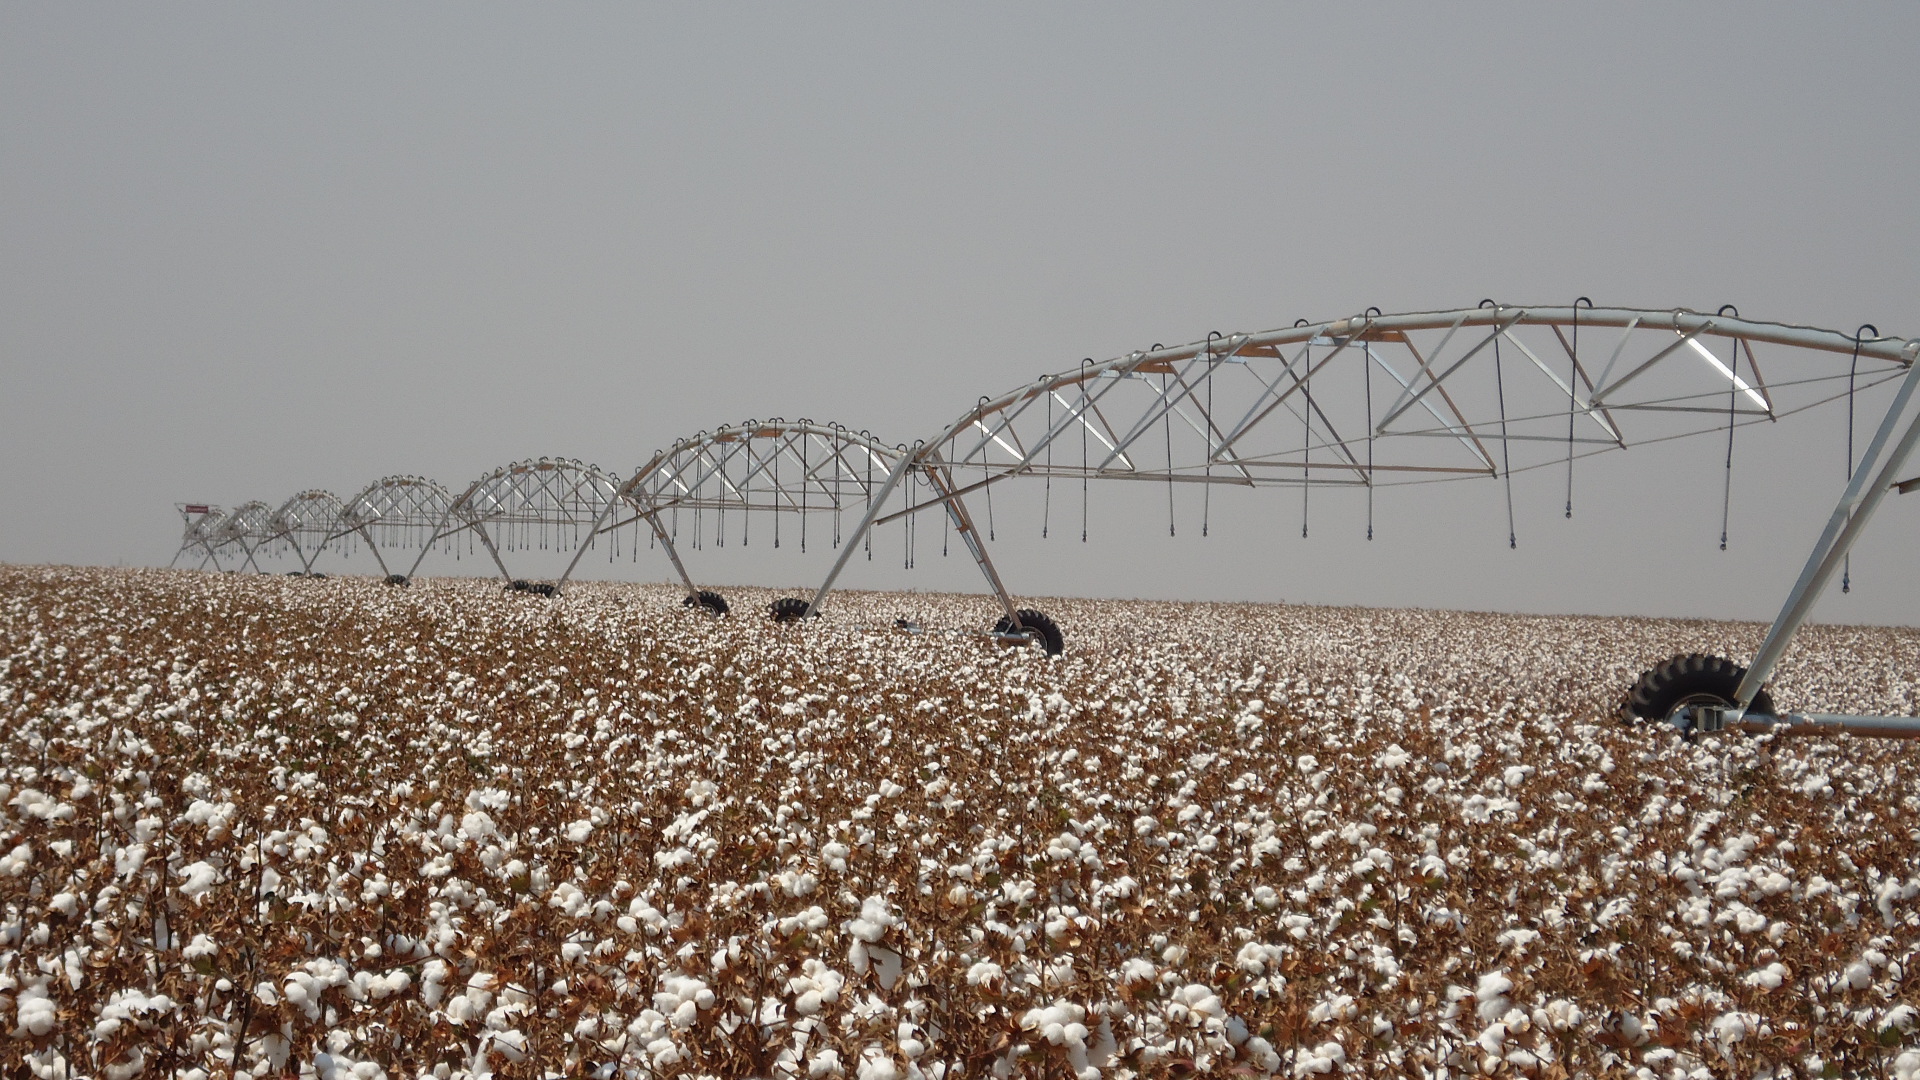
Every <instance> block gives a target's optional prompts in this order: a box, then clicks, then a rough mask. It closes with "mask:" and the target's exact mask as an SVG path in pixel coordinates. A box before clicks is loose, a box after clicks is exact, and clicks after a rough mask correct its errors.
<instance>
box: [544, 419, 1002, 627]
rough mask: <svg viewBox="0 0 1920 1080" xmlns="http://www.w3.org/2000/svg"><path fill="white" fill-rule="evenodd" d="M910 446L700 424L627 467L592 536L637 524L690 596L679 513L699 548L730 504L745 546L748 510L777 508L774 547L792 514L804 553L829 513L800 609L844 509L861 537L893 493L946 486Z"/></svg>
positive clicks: (834, 432) (822, 431)
mask: <svg viewBox="0 0 1920 1080" xmlns="http://www.w3.org/2000/svg"><path fill="white" fill-rule="evenodd" d="M917 449H918V448H917V447H914V448H909V447H907V446H906V445H904V444H891V445H890V444H888V443H886V442H885V441H883V440H881V439H879V438H877V437H875V436H874V435H873V434H872V433H871V432H868V431H855V430H854V429H852V428H848V427H845V426H843V425H840V424H833V423H826V424H821V423H815V422H813V421H812V420H807V419H801V420H792V421H789V420H785V419H782V418H777V417H776V418H774V419H771V420H766V421H759V420H749V421H747V422H746V423H744V424H736V425H732V426H729V427H722V428H719V429H717V430H714V431H710V432H709V431H702V432H699V433H696V434H694V435H692V436H690V437H688V438H685V439H682V440H680V441H679V442H677V443H675V444H673V445H672V446H671V447H669V448H667V449H665V450H661V451H657V452H655V454H654V455H653V457H652V458H650V459H649V460H648V461H647V463H646V464H644V465H642V466H641V467H640V468H639V469H637V470H635V472H634V473H633V475H632V476H631V477H629V478H628V479H627V480H626V482H625V483H623V484H621V485H620V487H619V490H618V492H617V500H616V501H615V502H613V503H610V504H609V505H608V506H607V507H606V509H605V511H604V512H603V514H602V515H601V519H600V520H599V521H598V522H596V523H595V525H594V529H593V533H592V535H593V536H598V535H601V534H603V533H610V532H613V531H615V530H618V529H622V528H627V527H635V528H638V527H641V526H644V527H645V528H647V529H648V530H650V531H651V532H652V534H653V536H654V538H655V540H656V541H657V542H658V543H659V544H660V546H661V547H662V548H663V549H664V550H665V551H666V553H667V556H668V558H669V559H670V560H671V561H672V562H673V566H674V570H675V572H676V573H678V574H679V576H680V580H681V583H682V584H683V585H685V586H686V588H687V592H688V595H689V596H694V597H697V596H699V595H700V589H699V587H698V586H697V585H696V584H695V582H694V579H693V576H692V575H691V574H690V573H689V572H688V570H687V567H686V561H685V559H684V557H683V555H682V552H681V547H680V545H679V544H678V543H677V542H676V541H677V540H678V539H679V536H680V521H681V517H682V515H683V514H691V515H693V516H694V521H693V522H692V523H691V524H692V526H693V533H694V536H695V539H696V544H695V546H698V538H699V537H700V536H701V535H703V534H704V531H705V529H706V528H707V527H708V524H709V522H711V524H712V526H713V530H714V535H715V536H716V537H717V538H718V539H719V543H720V544H722V545H724V543H725V535H726V524H725V523H726V514H727V513H728V512H729V511H731V512H734V513H736V514H740V515H742V524H743V531H742V537H741V539H742V542H743V543H745V542H751V541H750V532H748V531H747V530H746V529H745V527H744V526H745V524H746V521H747V520H750V518H749V517H748V515H751V514H753V513H772V514H773V515H775V516H774V522H775V525H774V533H773V537H772V542H773V545H774V546H775V547H778V546H779V544H780V532H779V525H778V522H779V520H780V517H779V515H782V514H794V515H798V516H799V517H800V522H801V529H800V533H799V536H798V540H799V542H800V546H801V550H803V551H804V550H805V549H806V543H807V533H806V520H807V515H809V514H819V513H831V514H832V515H833V519H834V524H833V529H832V533H831V543H832V546H834V547H837V548H842V551H841V553H840V556H839V559H838V560H837V561H836V563H835V565H834V568H833V570H832V571H831V572H830V574H829V575H828V578H827V580H826V582H825V583H824V584H823V585H822V586H821V587H820V589H819V590H818V591H817V592H816V593H815V595H814V598H813V601H812V602H811V603H810V604H809V605H808V607H807V609H806V610H807V612H811V611H812V610H814V609H815V608H817V606H818V605H819V603H820V602H821V601H822V600H823V599H824V598H825V595H826V593H827V591H828V590H829V589H831V587H832V583H833V581H834V579H835V578H837V577H838V575H839V573H840V571H841V570H842V569H844V568H845V565H846V562H847V560H848V558H849V557H850V556H851V554H852V551H853V549H854V545H852V544H843V543H842V529H841V523H842V515H843V514H845V513H846V512H848V511H853V512H855V513H858V514H860V515H862V517H861V522H862V524H861V526H860V528H859V535H860V536H861V537H862V539H865V538H866V537H867V536H868V535H869V533H870V519H871V518H872V516H873V515H874V514H875V513H877V512H878V510H879V509H880V508H881V507H882V506H884V505H887V504H888V500H889V498H890V497H892V496H893V495H894V494H895V493H896V492H899V493H900V494H901V501H902V503H903V504H904V503H906V502H910V501H911V495H912V492H913V491H914V490H916V489H917V488H923V489H925V490H927V491H930V492H936V491H941V490H945V487H943V486H942V485H943V482H942V481H941V479H940V478H939V477H938V475H937V474H936V473H935V472H934V471H933V470H931V469H928V468H926V467H924V466H922V465H921V463H919V462H918V460H917V458H916V456H915V451H916V450H917ZM903 482H905V483H906V485H907V486H906V487H905V488H902V487H901V485H902V483H903ZM943 505H946V506H947V511H948V513H949V514H950V515H951V518H952V521H953V523H954V525H955V527H956V528H957V529H958V530H959V532H960V534H961V537H962V540H963V542H964V543H965V544H966V546H967V547H968V549H969V551H970V553H971V554H973V556H974V559H975V562H976V564H977V565H978V566H979V567H980V569H981V572H982V574H983V575H984V576H985V577H986V579H987V582H988V584H989V586H990V587H991V588H992V589H993V591H994V593H995V595H996V596H997V597H998V598H999V599H1000V601H1001V603H1002V606H1003V607H1005V608H1006V611H1007V613H1008V616H1009V617H1010V618H1013V619H1014V620H1015V625H1016V627H1017V625H1018V617H1017V615H1015V614H1014V608H1013V606H1012V600H1011V598H1010V597H1009V596H1007V594H1006V590H1005V588H1004V587H1003V586H1002V585H1001V582H1000V578H999V575H998V573H997V572H996V571H995V570H994V569H993V564H992V562H991V560H990V559H989V558H988V556H987V553H986V549H985V548H984V547H983V546H981V545H980V544H979V543H978V541H977V538H976V537H975V536H974V535H973V525H972V520H971V518H969V517H968V515H967V513H966V508H965V506H964V505H963V504H962V503H961V502H960V501H959V500H958V499H957V498H956V499H953V500H951V502H950V503H945V504H943ZM578 561H579V554H578V553H576V555H575V557H574V564H570V565H569V566H568V567H567V573H566V574H563V575H562V577H561V579H560V584H562V585H564V583H565V582H566V580H567V578H568V577H569V576H571V574H572V572H573V569H574V565H575V564H577V563H578Z"/></svg>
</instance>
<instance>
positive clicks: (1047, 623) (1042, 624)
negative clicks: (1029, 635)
mask: <svg viewBox="0 0 1920 1080" xmlns="http://www.w3.org/2000/svg"><path fill="white" fill-rule="evenodd" d="M1014 614H1015V615H1018V616H1020V625H1021V626H1022V627H1023V628H1025V629H1027V630H1030V631H1032V632H1033V633H1034V634H1036V635H1038V637H1039V640H1040V645H1041V647H1042V648H1044V649H1046V650H1047V655H1048V656H1059V655H1060V654H1061V653H1062V652H1063V651H1065V649H1066V639H1065V638H1063V637H1061V636H1060V627H1059V626H1058V625H1056V624H1055V623H1054V621H1053V620H1052V619H1049V618H1048V617H1047V616H1046V615H1045V614H1044V613H1042V612H1038V611H1034V610H1033V609H1031V608H1020V609H1018V610H1016V611H1015V612H1014ZM993 632H994V633H996V634H1010V633H1012V632H1013V622H1012V621H1011V620H1009V619H1008V618H1007V617H1006V616H1005V615H1002V616H1000V621H999V622H997V623H994V624H993Z"/></svg>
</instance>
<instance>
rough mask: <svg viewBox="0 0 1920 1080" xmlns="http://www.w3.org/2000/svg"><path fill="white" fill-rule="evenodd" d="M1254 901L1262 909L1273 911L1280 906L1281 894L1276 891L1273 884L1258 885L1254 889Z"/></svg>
mask: <svg viewBox="0 0 1920 1080" xmlns="http://www.w3.org/2000/svg"><path fill="white" fill-rule="evenodd" d="M1253 902H1254V904H1255V905H1257V906H1258V907H1259V908H1260V910H1262V911H1272V910H1273V909H1275V908H1277V907H1279V906H1280V894H1279V893H1277V892H1274V891H1273V886H1271V885H1256V886H1254V889H1253Z"/></svg>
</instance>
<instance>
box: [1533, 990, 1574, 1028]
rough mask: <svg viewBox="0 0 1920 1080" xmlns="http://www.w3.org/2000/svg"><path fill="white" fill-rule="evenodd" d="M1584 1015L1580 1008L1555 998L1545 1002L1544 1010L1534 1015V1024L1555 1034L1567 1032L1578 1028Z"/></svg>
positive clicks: (1562, 999)
mask: <svg viewBox="0 0 1920 1080" xmlns="http://www.w3.org/2000/svg"><path fill="white" fill-rule="evenodd" d="M1585 1019H1586V1014H1585V1013H1584V1012H1582V1011H1581V1010H1580V1006H1578V1005H1575V1004H1574V1003H1573V1002H1571V1001H1567V1000H1566V999H1564V998H1555V999H1554V1000H1552V1001H1549V1002H1547V1005H1546V1008H1544V1009H1541V1010H1540V1011H1538V1012H1536V1013H1535V1014H1534V1023H1537V1024H1539V1025H1541V1026H1542V1027H1546V1028H1549V1029H1551V1030H1553V1031H1556V1032H1562V1033H1564V1032H1568V1031H1572V1030H1574V1029H1575V1028H1578V1027H1579V1026H1580V1024H1581V1022H1582V1021H1584V1020H1585Z"/></svg>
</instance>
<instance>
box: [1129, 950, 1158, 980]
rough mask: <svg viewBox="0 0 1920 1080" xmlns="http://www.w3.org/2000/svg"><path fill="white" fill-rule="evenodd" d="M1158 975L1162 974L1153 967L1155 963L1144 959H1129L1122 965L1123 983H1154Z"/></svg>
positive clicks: (1135, 957)
mask: <svg viewBox="0 0 1920 1080" xmlns="http://www.w3.org/2000/svg"><path fill="white" fill-rule="evenodd" d="M1158 974H1160V971H1159V969H1158V968H1156V967H1154V966H1153V961H1151V960H1147V959H1145V958H1143V957H1138V956H1132V957H1128V958H1127V959H1126V960H1124V961H1122V962H1121V964H1120V981H1121V982H1122V983H1141V982H1152V981H1153V980H1154V977H1155V976H1156V975H1158Z"/></svg>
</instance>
